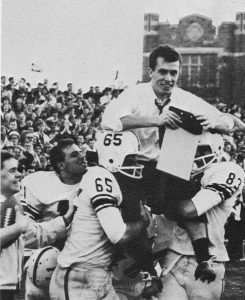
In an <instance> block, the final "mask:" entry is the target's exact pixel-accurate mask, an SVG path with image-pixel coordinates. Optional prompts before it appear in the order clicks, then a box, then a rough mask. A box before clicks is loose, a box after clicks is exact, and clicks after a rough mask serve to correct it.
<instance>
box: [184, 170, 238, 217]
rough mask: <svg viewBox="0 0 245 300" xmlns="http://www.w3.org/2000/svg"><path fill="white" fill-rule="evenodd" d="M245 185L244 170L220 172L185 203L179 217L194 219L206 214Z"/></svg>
mask: <svg viewBox="0 0 245 300" xmlns="http://www.w3.org/2000/svg"><path fill="white" fill-rule="evenodd" d="M243 185H244V172H243V170H242V169H241V170H239V171H238V172H236V170H223V171H222V170H220V171H219V172H217V173H216V174H215V175H214V178H211V180H210V182H209V184H207V185H206V186H205V187H204V188H202V189H201V190H200V191H199V192H198V193H197V194H196V195H195V196H194V197H193V198H192V199H189V200H186V201H183V202H182V203H181V204H180V206H179V215H180V217H182V218H183V219H186V220H187V219H194V218H196V217H199V216H201V215H203V214H204V213H206V212H207V211H208V210H210V209H211V208H213V207H215V206H216V205H218V204H220V203H221V202H224V201H226V200H227V199H230V198H231V197H232V196H233V195H234V194H235V193H237V192H238V191H242V187H243Z"/></svg>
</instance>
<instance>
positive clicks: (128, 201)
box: [96, 131, 162, 299]
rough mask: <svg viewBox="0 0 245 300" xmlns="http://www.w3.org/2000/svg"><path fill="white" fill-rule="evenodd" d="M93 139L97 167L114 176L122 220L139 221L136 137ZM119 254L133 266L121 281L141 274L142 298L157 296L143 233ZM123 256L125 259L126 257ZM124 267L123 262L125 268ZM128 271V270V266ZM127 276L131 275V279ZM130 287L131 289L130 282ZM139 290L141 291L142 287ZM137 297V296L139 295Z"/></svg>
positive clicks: (116, 134)
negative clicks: (95, 141) (142, 278)
mask: <svg viewBox="0 0 245 300" xmlns="http://www.w3.org/2000/svg"><path fill="white" fill-rule="evenodd" d="M96 138H97V149H98V155H99V163H100V164H101V165H102V166H104V167H105V168H106V169H108V170H109V171H110V172H112V173H113V175H114V176H115V178H116V180H117V182H118V184H119V187H120V189H121V192H122V198H123V201H122V203H121V205H120V209H121V213H122V217H123V220H124V221H125V222H135V221H138V220H140V218H141V215H140V212H141V210H140V203H145V202H146V199H145V195H144V193H143V192H142V186H141V180H140V179H141V178H142V170H143V165H140V164H138V163H137V160H138V159H139V158H140V156H141V153H140V144H139V140H138V138H137V136H136V135H135V134H134V133H133V132H131V131H125V132H112V131H110V132H108V131H100V132H98V133H97V136H96ZM120 251H122V252H125V251H126V252H127V253H128V255H129V256H130V257H131V258H133V260H134V262H135V263H134V268H128V270H126V269H127V268H126V269H125V270H124V273H125V274H124V275H125V276H124V277H125V278H124V279H125V280H126V279H127V277H130V276H131V275H132V277H133V278H134V277H137V276H135V275H137V273H139V271H142V272H143V274H144V276H145V286H144V285H143V289H142V290H141V293H142V297H143V298H145V299H151V297H152V296H157V294H158V293H159V291H160V290H161V288H162V285H161V280H160V279H159V278H158V277H157V272H156V270H155V268H154V264H153V260H154V259H153V254H152V245H151V243H150V241H149V239H148V236H147V232H146V230H145V232H144V233H142V235H140V236H139V237H138V238H136V239H134V240H133V241H131V243H128V245H127V249H121V250H120V249H118V252H120ZM123 256H125V253H124V255H123ZM126 256H127V255H126ZM127 257H128V256H127ZM131 260H132V259H131ZM126 263H127V262H124V265H126ZM120 266H121V267H122V262H120ZM120 266H119V269H120ZM128 267H130V264H129V265H128ZM130 273H132V274H131V275H130ZM129 282H130V280H129ZM136 282H137V279H136ZM131 285H132V286H134V283H133V281H132V280H131ZM140 286H141V287H142V284H140ZM137 293H138V294H139V291H138V292H137Z"/></svg>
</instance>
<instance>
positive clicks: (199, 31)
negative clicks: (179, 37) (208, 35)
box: [186, 23, 204, 42]
mask: <svg viewBox="0 0 245 300" xmlns="http://www.w3.org/2000/svg"><path fill="white" fill-rule="evenodd" d="M203 32H204V30H203V28H202V26H201V25H200V24H199V23H191V24H190V25H189V26H188V27H187V29H186V35H187V36H188V38H189V39H190V40H192V41H193V42H196V41H197V40H198V39H199V38H200V37H201V36H202V35H203Z"/></svg>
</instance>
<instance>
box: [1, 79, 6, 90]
mask: <svg viewBox="0 0 245 300" xmlns="http://www.w3.org/2000/svg"><path fill="white" fill-rule="evenodd" d="M5 86H6V76H1V91H2V90H3V88H5Z"/></svg>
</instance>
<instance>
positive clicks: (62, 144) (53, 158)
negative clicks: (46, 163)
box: [50, 139, 75, 174]
mask: <svg viewBox="0 0 245 300" xmlns="http://www.w3.org/2000/svg"><path fill="white" fill-rule="evenodd" d="M73 144H75V141H74V140H73V139H62V140H60V141H59V142H58V144H57V145H56V146H54V147H53V148H52V149H51V151H50V164H51V166H52V167H53V169H54V171H55V172H56V173H57V174H59V173H60V169H59V166H58V164H59V163H60V162H63V161H64V159H65V153H64V149H66V148H67V147H69V146H72V145H73Z"/></svg>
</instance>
